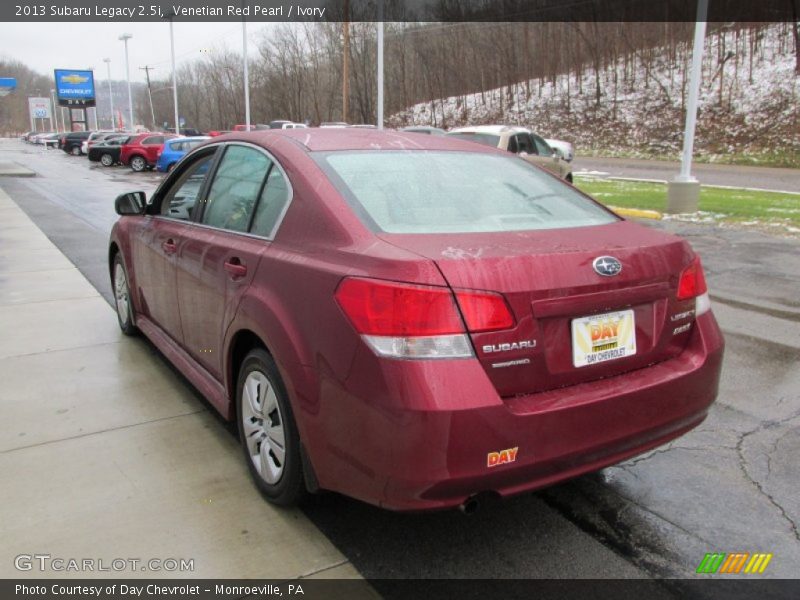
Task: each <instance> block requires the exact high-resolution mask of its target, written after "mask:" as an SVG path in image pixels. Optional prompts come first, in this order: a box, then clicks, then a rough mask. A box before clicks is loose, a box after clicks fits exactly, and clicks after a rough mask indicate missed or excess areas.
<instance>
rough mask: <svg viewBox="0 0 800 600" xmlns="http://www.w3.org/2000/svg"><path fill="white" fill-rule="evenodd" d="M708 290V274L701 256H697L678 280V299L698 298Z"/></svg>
mask: <svg viewBox="0 0 800 600" xmlns="http://www.w3.org/2000/svg"><path fill="white" fill-rule="evenodd" d="M707 291H708V287H707V286H706V276H705V274H704V273H703V266H702V265H701V264H700V257H697V256H696V257H695V258H694V260H692V262H691V263H689V266H688V267H686V268H685V269H684V270H683V272H682V273H681V277H680V279H679V280H678V300H689V299H690V298H696V297H697V296H700V295H702V294H705V293H706V292H707Z"/></svg>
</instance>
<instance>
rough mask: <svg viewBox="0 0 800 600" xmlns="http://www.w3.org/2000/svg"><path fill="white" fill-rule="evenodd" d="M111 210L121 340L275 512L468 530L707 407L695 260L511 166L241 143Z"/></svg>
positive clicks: (430, 149) (490, 160)
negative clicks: (440, 511) (176, 389)
mask: <svg viewBox="0 0 800 600" xmlns="http://www.w3.org/2000/svg"><path fill="white" fill-rule="evenodd" d="M116 208H117V212H118V213H119V214H120V215H122V216H121V218H120V219H119V220H118V222H117V223H116V224H115V226H114V228H113V231H112V234H111V240H110V248H109V255H108V261H109V268H110V274H111V281H112V285H113V289H114V295H115V298H116V306H117V312H118V317H119V322H120V326H121V327H122V329H123V331H124V332H125V333H127V334H132V333H134V332H136V331H137V330H138V331H141V332H142V333H144V334H145V335H146V336H147V337H148V338H150V340H151V341H152V342H153V343H154V344H155V345H156V346H157V347H158V348H159V349H160V350H161V351H162V352H163V353H164V355H165V356H167V357H168V358H169V360H170V361H172V362H173V363H174V364H175V365H176V367H177V368H178V369H179V370H180V371H181V372H182V373H183V374H184V375H185V376H186V377H187V378H188V379H189V380H190V381H191V382H192V383H193V384H194V385H195V386H196V387H197V389H198V390H200V392H201V393H202V394H203V395H204V396H205V397H206V398H207V399H208V400H209V402H210V403H211V404H212V405H213V406H214V407H215V408H216V409H217V410H219V411H220V412H221V413H222V414H223V415H224V416H225V417H226V418H228V419H235V420H236V421H237V422H238V427H239V431H240V436H241V441H242V448H243V453H244V459H245V461H246V462H247V465H248V467H249V469H250V471H251V473H252V475H253V477H254V480H255V482H256V484H257V485H258V487H259V488H260V490H261V491H262V492H263V493H264V495H265V496H266V497H267V498H268V499H269V500H271V501H273V502H275V503H278V504H288V503H293V502H295V501H297V500H298V499H300V498H301V497H302V496H303V495H304V494H305V493H306V492H307V491H308V490H310V491H315V490H319V489H327V490H334V491H337V492H341V493H343V494H347V495H349V496H352V497H355V498H359V499H361V500H364V501H366V502H370V503H373V504H376V505H379V506H383V507H386V508H390V509H396V510H420V509H437V508H444V507H455V506H461V507H462V508H463V509H465V510H472V509H474V508H475V507H476V506H477V501H478V499H479V498H480V497H481V496H482V495H484V494H495V495H500V496H508V495H512V494H518V493H520V492H525V491H528V490H533V489H536V488H541V487H544V486H548V485H551V484H554V483H556V482H559V481H563V480H565V479H568V478H572V477H575V476H577V475H580V474H582V473H586V472H590V471H596V470H598V469H602V468H603V467H606V466H608V465H612V464H614V463H618V462H620V461H622V460H625V459H628V458H630V457H632V456H634V455H637V454H640V453H642V452H645V451H647V450H650V449H651V448H655V447H656V446H660V445H661V444H664V443H665V442H667V441H669V440H672V439H674V438H676V437H678V436H680V435H681V434H683V433H685V432H687V431H689V430H690V429H692V428H693V427H695V426H697V425H698V424H699V423H700V422H702V421H703V419H705V417H706V414H707V412H708V409H709V406H710V405H711V403H712V402H713V400H714V398H715V396H716V394H717V385H718V381H719V376H720V368H721V364H722V355H723V338H722V335H721V333H720V329H719V327H718V326H717V323H716V321H715V319H714V315H713V314H712V312H711V310H710V302H709V296H708V293H707V290H706V282H705V278H704V275H703V269H702V267H701V265H700V260H699V258H698V257H697V255H696V254H695V253H694V252H693V250H692V248H691V247H690V246H689V244H688V243H687V242H686V241H684V240H682V239H680V238H678V237H675V236H673V235H670V234H667V233H663V232H660V231H656V230H654V229H651V228H647V227H644V226H641V225H638V224H636V223H632V222H629V221H626V220H624V219H622V218H620V217H619V216H617V215H615V214H614V213H613V212H611V211H609V210H608V209H606V208H604V207H603V206H601V205H600V204H598V203H596V202H595V201H594V200H592V199H591V198H589V197H588V196H585V195H584V194H582V193H581V192H579V191H578V190H576V189H575V188H573V187H571V186H569V185H567V184H564V183H562V182H561V181H559V180H558V179H556V178H555V177H553V176H551V175H549V174H547V173H546V172H544V171H542V170H540V169H539V168H537V167H534V166H531V165H530V164H529V163H527V162H525V161H524V160H521V159H520V158H518V157H516V156H512V155H509V154H508V153H506V152H503V151H500V150H496V149H492V148H488V147H486V146H480V145H478V144H472V143H469V142H464V141H460V140H454V139H450V138H446V137H441V136H427V137H423V136H419V135H416V134H413V133H399V132H379V131H373V130H356V129H354V130H348V131H347V132H343V131H334V132H331V131H328V130H325V129H317V130H303V131H293V130H289V131H281V132H280V133H273V132H268V131H265V132H258V133H255V134H253V133H248V134H242V135H241V137H239V138H237V137H235V134H231V135H229V136H228V137H227V138H226V139H225V140H224V141H211V142H209V143H207V144H205V145H204V146H200V147H199V148H197V149H195V150H193V151H192V152H190V153H189V154H188V155H187V156H186V157H185V158H184V160H182V161H181V163H180V164H179V166H178V168H176V169H175V170H174V171H173V172H172V173H171V174H170V175H169V176H168V177H167V178H166V179H165V180H164V181H163V182H162V184H161V186H160V187H159V188H158V189H157V191H156V192H155V193H154V195H153V197H152V199H151V202H149V203H146V202H145V198H144V194H143V193H142V192H135V193H131V194H126V195H122V196H120V197H119V198H117V202H116ZM176 443H178V442H176Z"/></svg>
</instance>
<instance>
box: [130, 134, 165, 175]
mask: <svg viewBox="0 0 800 600" xmlns="http://www.w3.org/2000/svg"><path fill="white" fill-rule="evenodd" d="M174 137H177V136H176V135H175V134H172V133H140V134H139V135H136V136H134V137H132V138H130V139H129V140H128V143H127V144H125V145H124V146H122V150H120V153H119V161H120V162H121V163H122V164H123V165H127V166H130V168H131V169H133V170H134V171H136V172H137V173H138V172H140V171H144V170H145V169H152V168H153V167H155V166H156V162H157V161H158V156H159V154H160V152H159V151H160V150H161V146H163V145H164V142H165V141H166V140H171V139H172V138H174Z"/></svg>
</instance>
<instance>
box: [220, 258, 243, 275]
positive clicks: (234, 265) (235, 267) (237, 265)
mask: <svg viewBox="0 0 800 600" xmlns="http://www.w3.org/2000/svg"><path fill="white" fill-rule="evenodd" d="M224 266H225V270H226V271H227V272H228V274H229V275H230V276H231V279H241V278H242V277H244V276H245V275H247V265H244V264H242V261H241V260H239V259H238V258H235V257H234V258H231V259H230V260H228V261H226V262H225V265H224Z"/></svg>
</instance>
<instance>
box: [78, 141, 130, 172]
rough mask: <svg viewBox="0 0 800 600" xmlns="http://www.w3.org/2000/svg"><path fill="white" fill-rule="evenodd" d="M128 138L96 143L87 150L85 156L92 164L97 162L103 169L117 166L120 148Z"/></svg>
mask: <svg viewBox="0 0 800 600" xmlns="http://www.w3.org/2000/svg"><path fill="white" fill-rule="evenodd" d="M128 139H130V136H120V137H112V138H108V139H105V140H103V141H102V142H98V143H97V144H95V145H93V146H92V147H91V148H89V152H88V154H87V156H88V157H89V160H90V161H92V162H99V163H100V164H101V165H103V166H104V167H113V166H114V165H116V164H119V162H120V159H119V155H120V151H121V150H122V146H123V145H124V144H126V143H127V142H128Z"/></svg>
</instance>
